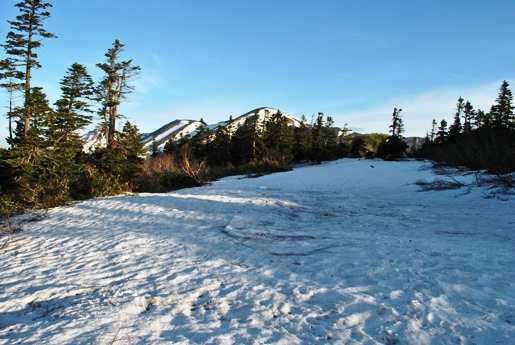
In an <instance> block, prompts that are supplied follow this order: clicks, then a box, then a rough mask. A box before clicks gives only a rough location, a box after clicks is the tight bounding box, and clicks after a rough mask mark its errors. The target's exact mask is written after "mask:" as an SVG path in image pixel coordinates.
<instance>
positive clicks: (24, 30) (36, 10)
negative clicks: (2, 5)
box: [3, 0, 56, 135]
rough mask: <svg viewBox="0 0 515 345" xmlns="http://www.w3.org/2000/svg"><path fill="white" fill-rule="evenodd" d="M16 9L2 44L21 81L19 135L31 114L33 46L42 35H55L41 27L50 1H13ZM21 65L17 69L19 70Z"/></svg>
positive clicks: (35, 59)
mask: <svg viewBox="0 0 515 345" xmlns="http://www.w3.org/2000/svg"><path fill="white" fill-rule="evenodd" d="M15 6H16V7H18V9H19V10H20V13H21V14H20V15H18V16H16V20H12V21H8V22H9V24H10V25H11V30H12V31H9V32H8V33H7V38H6V43H5V44H4V45H3V47H4V49H5V52H6V53H7V55H10V56H11V58H10V59H11V63H12V65H13V66H15V67H16V69H17V70H19V71H20V72H21V74H18V75H17V77H19V78H20V79H21V80H22V83H23V92H24V107H23V119H24V122H25V123H24V126H23V135H26V134H27V131H28V130H29V128H30V124H31V117H32V116H33V112H34V109H33V108H34V106H35V105H34V100H33V95H32V94H31V92H32V90H33V88H32V86H31V78H32V70H33V69H34V68H40V67H41V64H40V63H39V62H38V61H37V58H38V55H37V53H36V51H35V50H36V49H38V48H40V47H41V46H42V43H41V40H42V39H43V38H52V37H56V36H55V35H54V34H52V33H50V32H48V31H46V30H45V29H44V28H43V21H44V20H45V19H47V18H49V17H50V12H48V11H47V8H48V7H52V5H51V4H49V3H46V2H43V1H41V0H24V1H22V2H19V3H17V4H16V5H15ZM20 69H21V70H20Z"/></svg>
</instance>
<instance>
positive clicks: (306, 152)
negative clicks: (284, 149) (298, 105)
mask: <svg viewBox="0 0 515 345" xmlns="http://www.w3.org/2000/svg"><path fill="white" fill-rule="evenodd" d="M293 133H294V144H293V149H292V150H293V159H294V161H295V162H302V161H305V160H308V159H310V155H311V146H312V141H311V128H310V127H308V126H307V124H306V117H305V116H304V115H302V119H301V122H300V126H299V127H298V128H294V130H293Z"/></svg>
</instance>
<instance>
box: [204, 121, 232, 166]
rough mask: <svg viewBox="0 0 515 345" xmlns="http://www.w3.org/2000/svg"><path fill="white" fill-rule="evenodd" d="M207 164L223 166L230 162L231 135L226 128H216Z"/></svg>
mask: <svg viewBox="0 0 515 345" xmlns="http://www.w3.org/2000/svg"><path fill="white" fill-rule="evenodd" d="M209 152H210V153H209V158H208V163H209V164H211V165H225V164H227V163H229V162H230V161H231V134H230V133H229V130H228V129H227V127H226V126H218V128H217V129H216V131H215V133H214V138H213V141H212V142H211V149H210V151H209Z"/></svg>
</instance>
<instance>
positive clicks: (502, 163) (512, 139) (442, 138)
mask: <svg viewBox="0 0 515 345" xmlns="http://www.w3.org/2000/svg"><path fill="white" fill-rule="evenodd" d="M508 86H509V85H508V83H507V82H506V81H504V82H503V84H502V85H501V88H500V91H499V96H498V98H497V99H496V103H495V104H494V105H493V106H492V107H491V110H490V113H488V114H486V113H485V112H483V111H481V110H477V112H475V111H474V108H473V107H472V105H471V104H470V102H467V103H466V104H463V99H462V98H461V97H460V99H459V100H458V104H457V111H456V113H455V115H454V119H455V120H454V123H453V125H452V126H451V128H450V129H449V133H448V134H447V132H446V126H447V122H446V121H445V120H442V122H441V124H440V128H439V130H438V133H437V135H436V138H435V139H434V141H428V142H427V143H425V144H424V145H423V147H422V149H421V150H420V151H419V152H418V156H420V157H424V158H429V159H432V160H434V161H437V162H440V163H443V164H446V165H450V166H465V167H468V168H470V169H481V170H483V169H484V170H487V171H489V172H491V173H494V174H506V173H509V172H514V171H515V126H514V118H513V109H514V107H513V106H512V105H511V103H512V101H513V97H512V95H511V91H510V90H509V89H508ZM462 113H463V118H464V125H463V130H462V131H461V130H460V122H459V121H458V119H457V118H458V115H460V114H462Z"/></svg>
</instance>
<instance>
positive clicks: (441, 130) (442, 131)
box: [435, 120, 448, 144]
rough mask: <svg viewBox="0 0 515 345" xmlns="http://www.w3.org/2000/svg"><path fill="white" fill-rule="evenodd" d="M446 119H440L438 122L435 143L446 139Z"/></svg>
mask: <svg viewBox="0 0 515 345" xmlns="http://www.w3.org/2000/svg"><path fill="white" fill-rule="evenodd" d="M447 134H448V133H447V121H445V120H442V121H441V122H440V127H438V132H436V138H435V142H436V143H439V144H440V143H443V142H444V141H445V140H447Z"/></svg>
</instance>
